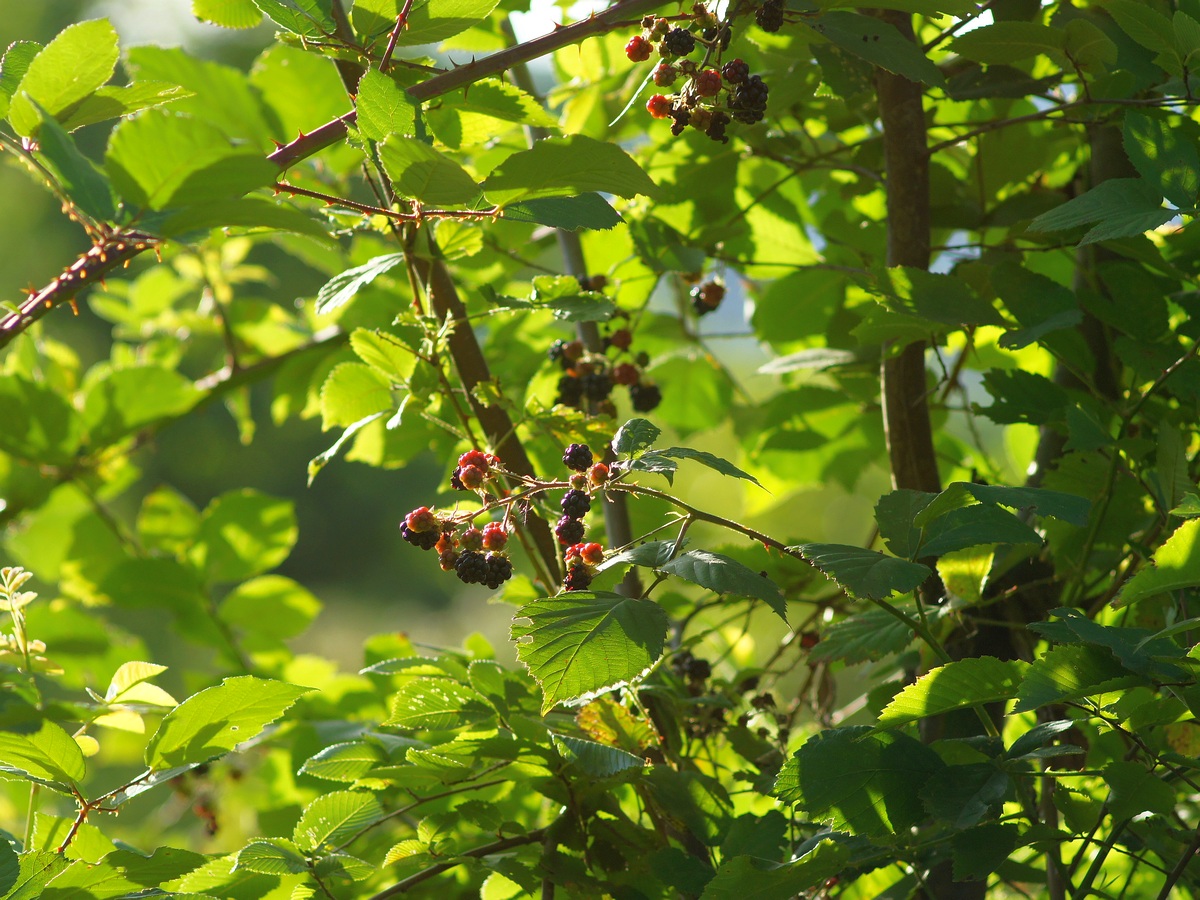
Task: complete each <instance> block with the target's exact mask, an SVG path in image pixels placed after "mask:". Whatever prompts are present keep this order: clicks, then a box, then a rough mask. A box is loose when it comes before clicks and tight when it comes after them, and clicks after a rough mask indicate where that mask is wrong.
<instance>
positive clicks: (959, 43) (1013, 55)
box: [950, 21, 1067, 66]
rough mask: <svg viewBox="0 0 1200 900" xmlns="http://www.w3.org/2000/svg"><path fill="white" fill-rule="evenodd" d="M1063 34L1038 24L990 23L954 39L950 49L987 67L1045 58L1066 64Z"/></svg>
mask: <svg viewBox="0 0 1200 900" xmlns="http://www.w3.org/2000/svg"><path fill="white" fill-rule="evenodd" d="M1066 37H1067V36H1066V32H1064V31H1063V30H1062V29H1061V28H1052V27H1051V26H1049V25H1042V24H1041V23H1039V22H1014V21H1002V22H993V23H992V24H990V25H985V26H983V27H982V28H976V29H974V30H973V31H969V32H968V33H966V34H964V35H962V36H961V37H957V38H955V39H954V43H952V44H951V45H950V49H951V50H952V51H953V52H954V53H957V54H958V55H959V56H963V57H966V58H967V59H973V60H975V62H981V63H985V64H987V65H989V66H990V65H995V64H1001V63H1002V64H1005V65H1008V64H1011V63H1014V62H1017V61H1018V60H1022V59H1029V58H1031V57H1034V56H1039V55H1044V56H1048V57H1050V59H1052V60H1054V61H1055V62H1056V63H1059V64H1060V65H1062V64H1065V63H1066V57H1065V55H1064V53H1063V48H1064V46H1065V45H1066Z"/></svg>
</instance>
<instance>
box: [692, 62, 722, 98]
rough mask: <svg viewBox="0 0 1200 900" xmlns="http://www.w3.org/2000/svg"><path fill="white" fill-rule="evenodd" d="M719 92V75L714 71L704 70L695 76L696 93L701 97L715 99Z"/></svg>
mask: <svg viewBox="0 0 1200 900" xmlns="http://www.w3.org/2000/svg"><path fill="white" fill-rule="evenodd" d="M720 92H721V73H720V72H718V71H717V70H716V69H705V70H704V71H703V72H701V73H700V74H699V75H697V76H696V93H697V94H699V95H700V96H701V97H715V96H717V94H719V93H720Z"/></svg>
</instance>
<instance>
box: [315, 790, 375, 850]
mask: <svg viewBox="0 0 1200 900" xmlns="http://www.w3.org/2000/svg"><path fill="white" fill-rule="evenodd" d="M382 815H383V808H382V807H381V806H380V805H379V801H378V800H376V799H375V797H374V796H373V795H371V794H368V793H365V792H362V791H334V792H333V793H330V794H324V795H322V796H320V797H318V798H317V799H316V800H314V801H313V802H312V803H310V804H309V805H308V806H306V807H305V808H304V812H303V814H301V816H300V821H299V822H297V823H296V829H295V831H294V833H293V834H292V840H293V841H295V842H296V846H297V847H298V848H299V849H300V850H301V852H303V853H315V852H317V851H327V850H331V849H333V847H335V846H336V845H337V844H340V843H341V842H342V841H343V840H345V839H346V838H348V837H350V836H351V835H353V834H354V833H355V832H357V831H360V830H362V828H363V827H365V826H367V825H370V824H371V823H372V822H374V821H375V820H376V819H378V818H379V817H380V816H382Z"/></svg>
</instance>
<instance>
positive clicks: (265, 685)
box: [146, 675, 312, 770]
mask: <svg viewBox="0 0 1200 900" xmlns="http://www.w3.org/2000/svg"><path fill="white" fill-rule="evenodd" d="M311 690H312V688H305V687H298V686H296V685H294V684H286V683H284V682H282V681H271V680H269V679H266V678H256V677H255V676H253V675H239V676H236V677H233V678H226V679H224V680H223V681H222V682H221V683H220V684H219V685H217V686H216V687H211V688H207V689H205V690H203V691H200V693H198V694H194V695H192V696H191V697H189V698H188V699H186V700H184V701H183V702H182V703H180V704H179V705H178V706H177V707H175V708H174V709H173V710H171V711H170V712H169V713H167V715H166V717H164V718H163V720H162V724H160V725H159V727H158V731H156V732H155V733H154V735H153V737H151V738H150V742H149V743H148V744H147V745H146V766H147V768H149V769H152V770H160V769H167V768H172V767H177V766H187V765H192V764H195V763H201V762H204V761H206V760H209V759H212V758H213V757H216V756H221V755H223V754H224V753H227V752H228V751H230V750H232V749H233V748H234V747H236V746H237V745H238V744H240V743H242V742H243V741H248V740H250V739H251V738H253V737H257V736H258V735H259V734H260V733H261V732H262V730H263V729H264V728H266V727H267V725H269V724H270V723H272V722H274V721H275V720H276V719H278V718H279V717H280V716H282V715H283V714H284V713H285V712H286V711H287V710H288V708H289V707H291V705H292V704H293V703H295V702H296V701H297V700H298V699H299V698H300V697H302V696H304V695H305V694H307V693H309V692H310V691H311Z"/></svg>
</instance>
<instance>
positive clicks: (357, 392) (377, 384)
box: [321, 362, 395, 431]
mask: <svg viewBox="0 0 1200 900" xmlns="http://www.w3.org/2000/svg"><path fill="white" fill-rule="evenodd" d="M394 406H395V404H394V403H393V402H392V386H391V384H390V383H389V382H388V380H387V378H385V377H384V376H383V375H381V374H380V373H379V372H378V371H376V370H375V369H372V368H371V367H370V366H368V365H366V364H364V363H360V362H345V363H341V364H339V365H337V366H335V367H334V368H333V370H332V371H330V373H329V375H328V376H326V378H325V382H324V383H323V384H322V385H321V428H322V429H323V430H325V431H328V430H329V429H330V428H346V427H348V426H350V425H353V424H355V423H356V422H360V421H362V420H363V419H365V418H367V417H368V416H372V415H375V414H378V413H384V412H387V411H389V410H391V409H392V408H393V407H394Z"/></svg>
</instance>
